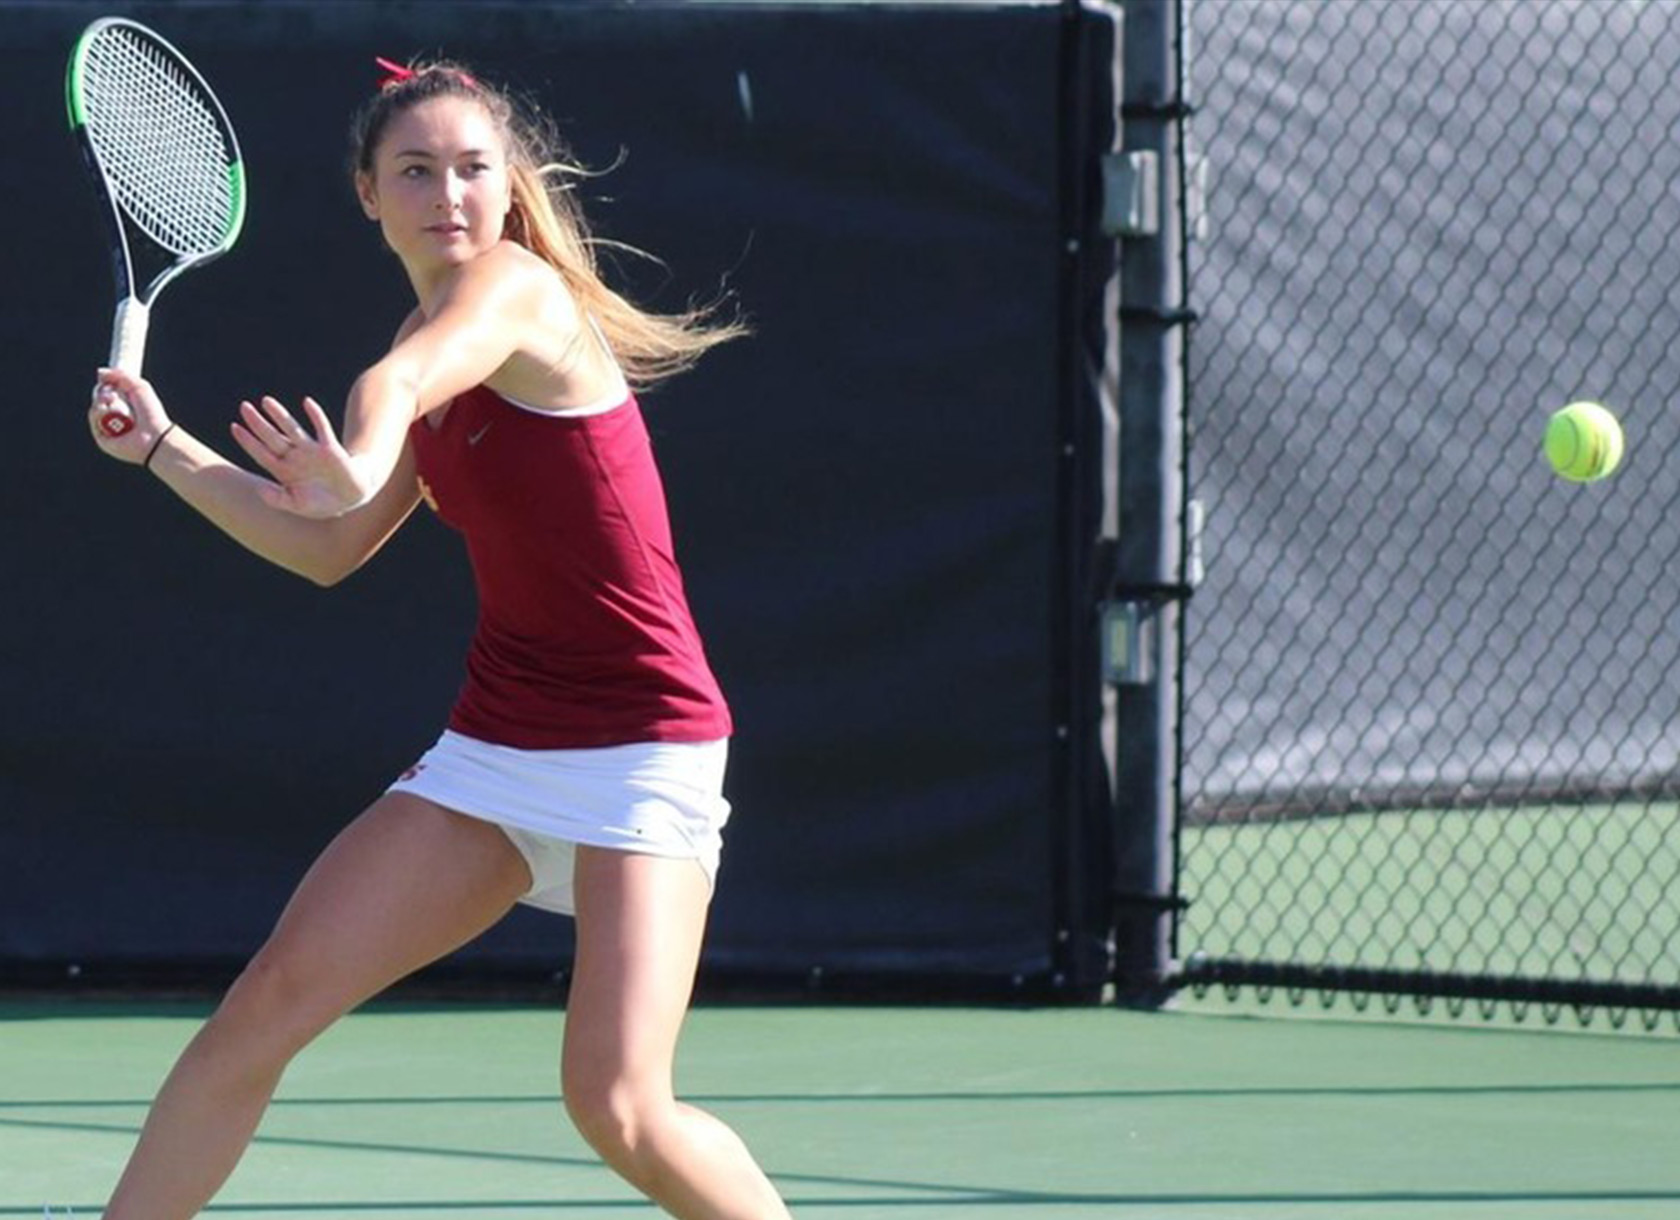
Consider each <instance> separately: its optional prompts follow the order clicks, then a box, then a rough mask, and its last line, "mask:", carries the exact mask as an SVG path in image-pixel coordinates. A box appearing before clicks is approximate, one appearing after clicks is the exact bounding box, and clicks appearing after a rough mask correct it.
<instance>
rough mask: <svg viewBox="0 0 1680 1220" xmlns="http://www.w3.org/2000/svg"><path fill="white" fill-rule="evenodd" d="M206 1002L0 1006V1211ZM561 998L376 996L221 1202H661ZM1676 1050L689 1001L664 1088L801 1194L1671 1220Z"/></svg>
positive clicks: (77, 1184)
mask: <svg viewBox="0 0 1680 1220" xmlns="http://www.w3.org/2000/svg"><path fill="white" fill-rule="evenodd" d="M197 1020H198V1014H190V1013H182V1012H179V1011H170V1012H166V1013H162V1014H160V1013H157V1012H155V1011H154V1012H148V1010H147V1009H145V1008H143V1007H138V1008H133V1009H128V1010H124V1011H123V1012H122V1013H121V1014H113V1013H101V1014H99V1015H81V1014H79V1013H78V1011H77V1009H76V1008H75V1006H73V1005H71V1006H60V1007H58V1008H56V1009H54V1010H52V1011H51V1012H46V1013H43V1012H41V1011H40V1010H39V1009H35V1010H31V1011H27V1012H26V1011H25V1010H23V1009H21V1008H18V1009H0V1216H25V1215H27V1216H32V1217H35V1216H40V1215H41V1211H42V1207H43V1206H44V1205H48V1204H50V1205H52V1206H53V1208H54V1209H55V1211H58V1210H61V1209H64V1208H69V1209H72V1210H73V1211H74V1212H75V1213H76V1214H77V1215H91V1214H96V1213H97V1210H98V1206H99V1202H100V1200H101V1199H102V1198H103V1195H104V1192H105V1191H106V1190H108V1189H109V1186H110V1184H111V1182H112V1181H113V1180H114V1178H115V1175H116V1173H117V1172H118V1171H119V1170H120V1167H121V1162H122V1159H123V1157H124V1156H125V1155H126V1153H127V1150H128V1148H129V1146H130V1145H131V1144H132V1142H133V1139H134V1137H135V1134H136V1132H137V1130H138V1128H139V1125H140V1123H141V1121H142V1119H143V1117H144V1114H145V1109H146V1104H147V1099H148V1098H149V1097H150V1095H151V1092H152V1090H153V1089H155V1087H156V1085H157V1083H158V1081H159V1080H160V1079H161V1077H162V1075H163V1073H164V1072H165V1071H166V1070H167V1068H168V1065H169V1063H170V1062H171V1061H172V1059H173V1057H174V1055H175V1053H176V1052H177V1051H178V1050H179V1048H180V1047H181V1046H182V1045H183V1044H184V1043H185V1041H186V1039H187V1038H188V1037H190V1035H191V1033H192V1030H193V1029H194V1028H195V1027H196V1024H197ZM563 1020H564V1017H563V1014H562V1013H559V1012H553V1011H539V1010H535V1009H528V1008H495V1009H486V1008H466V1007H463V1008H460V1009H435V1008H434V1009H429V1010H426V1011H423V1012H413V1011H403V1010H399V1009H389V1010H387V1009H381V1008H378V1007H375V1008H371V1009H368V1010H366V1011H364V1012H362V1013H359V1014H356V1015H355V1016H353V1017H351V1018H349V1019H348V1020H347V1021H345V1022H344V1023H342V1024H341V1025H340V1026H338V1027H337V1028H335V1029H334V1030H332V1031H329V1033H328V1034H327V1035H326V1036H325V1037H324V1038H323V1039H322V1040H321V1041H320V1042H319V1043H317V1044H316V1045H315V1046H314V1047H311V1048H310V1049H309V1051H307V1052H306V1053H305V1054H304V1055H303V1056H302V1057H300V1058H299V1060H298V1061H297V1062H296V1063H295V1064H294V1065H293V1068H292V1071H291V1072H290V1073H289V1075H288V1077H287V1079H286V1081H285V1082H284V1084H283V1085H282V1089H281V1092H280V1094H279V1096H278V1098H277V1099H276V1102H275V1105H274V1106H273V1108H272V1109H271V1111H270V1112H269V1114H268V1116H267V1118H266V1120H265V1122H264V1125H263V1128H262V1130H261V1131H260V1132H259V1135H258V1139H257V1141H256V1143H255V1144H254V1145H253V1147H252V1149H251V1151H250V1153H249V1155H248V1156H247V1158H246V1160H245V1162H244V1163H243V1164H242V1165H241V1167H240V1169H239V1171H238V1172H237V1173H236V1174H235V1176H234V1178H233V1180H232V1181H231V1182H230V1183H229V1184H228V1186H227V1188H226V1189H225V1190H224V1192H223V1194H222V1196H221V1198H220V1200H219V1201H218V1202H217V1204H216V1205H215V1207H214V1208H213V1209H212V1210H213V1212H225V1213H229V1214H239V1215H261V1214H264V1213H272V1214H274V1215H277V1216H278V1215H290V1214H299V1213H325V1212H339V1213H346V1214H358V1213H366V1214H377V1215H379V1216H381V1217H400V1216H407V1215H412V1216H425V1215H437V1214H449V1215H451V1216H480V1215H481V1216H485V1217H490V1216H494V1215H498V1214H507V1215H523V1214H529V1213H532V1212H537V1211H552V1212H555V1213H558V1214H562V1215H564V1214H588V1213H594V1212H606V1213H613V1214H618V1213H628V1214H647V1215H653V1214H654V1212H653V1210H652V1208H651V1207H650V1206H649V1205H648V1204H646V1203H645V1202H644V1201H642V1200H641V1199H639V1198H638V1197H636V1196H635V1195H634V1194H633V1193H632V1192H630V1191H629V1190H628V1189H627V1188H625V1187H624V1186H622V1185H621V1184H620V1183H618V1182H617V1180H616V1179H615V1178H613V1177H612V1176H611V1175H610V1174H609V1173H607V1171H605V1170H604V1169H602V1168H601V1167H600V1166H599V1164H598V1163H597V1161H596V1159H595V1157H594V1156H593V1154H592V1153H591V1152H590V1151H589V1150H588V1149H587V1148H586V1147H585V1146H584V1145H583V1144H582V1142H581V1140H579V1139H578V1137H577V1136H576V1135H575V1133H573V1132H572V1131H571V1129H570V1127H569V1125H568V1124H567V1122H566V1120H565V1116H564V1112H563V1109H562V1107H561V1105H560V1102H559V1098H558V1095H557V1089H558V1085H557V1078H558V1067H557V1058H558V1045H559V1037H560V1033H561V1030H562V1027H563ZM1673 1051H1674V1046H1673V1042H1672V1040H1666V1039H1660V1038H1649V1037H1646V1038H1640V1037H1634V1036H1616V1037H1601V1036H1592V1035H1577V1034H1566V1033H1556V1032H1551V1033H1534V1032H1519V1031H1512V1030H1495V1029H1483V1028H1478V1027H1464V1028H1458V1027H1451V1028H1439V1027H1422V1026H1406V1025H1400V1024H1384V1023H1379V1022H1375V1021H1369V1022H1329V1021H1309V1020H1299V1019H1298V1020H1288V1019H1280V1020H1253V1019H1236V1018H1222V1017H1213V1016H1198V1015H1187V1014H1174V1013H1160V1014H1139V1013H1127V1012H1116V1011H1113V1010H1093V1009H1081V1010H1065V1009H1052V1010H1040V1011H1019V1010H998V1011H992V1010H972V1009H869V1008H861V1009H816V1008H702V1009H700V1010H698V1011H697V1012H695V1013H694V1014H693V1016H692V1017H691V1019H690V1026H689V1030H688V1033H687V1036H686V1039H685V1043H684V1051H683V1056H682V1059H681V1063H680V1070H681V1079H680V1080H679V1088H680V1090H681V1091H682V1093H683V1095H684V1097H685V1098H687V1099H688V1100H691V1101H693V1102H695V1103H697V1104H700V1105H703V1106H705V1107H707V1108H708V1109H711V1110H714V1111H715V1112H717V1113H718V1114H720V1115H721V1116H723V1117H724V1118H725V1119H726V1120H727V1121H729V1122H730V1123H731V1124H732V1125H733V1126H735V1127H736V1128H737V1129H738V1130H740V1131H741V1133H742V1134H743V1135H744V1136H745V1137H746V1139H747V1140H748V1142H749V1144H750V1145H751V1146H752V1147H753V1148H754V1150H755V1152H756V1153H757V1154H758V1156H759V1158H760V1160H761V1161H762V1162H763V1163H764V1164H765V1166H766V1168H767V1169H768V1170H769V1171H770V1173H771V1174H772V1176H773V1177H774V1178H775V1179H776V1181H777V1183H778V1184H779V1185H780V1186H781V1188H782V1190H783V1192H784V1194H785V1195H786V1196H787V1198H788V1199H789V1202H790V1204H791V1206H792V1207H793V1210H794V1212H795V1214H796V1215H823V1214H831V1213H832V1214H835V1215H870V1216H882V1217H888V1218H889V1220H890V1218H892V1217H911V1216H915V1217H941V1218H943V1217H955V1216H958V1215H963V1214H984V1215H986V1216H988V1217H1011V1218H1015V1217H1021V1218H1025V1217H1031V1216H1051V1215H1053V1216H1057V1217H1064V1216H1067V1217H1073V1216H1077V1217H1096V1216H1119V1217H1141V1216H1149V1215H1161V1214H1170V1215H1172V1216H1175V1217H1208V1218H1210V1220H1211V1218H1218V1220H1233V1218H1235V1217H1261V1218H1264V1220H1282V1218H1286V1217H1311V1218H1317V1217H1325V1218H1328V1217H1360V1218H1373V1217H1394V1218H1396V1220H1410V1218H1413V1217H1447V1216H1452V1217H1471V1218H1480V1217H1489V1218H1492V1217H1501V1218H1503V1217H1517V1216H1523V1217H1594V1218H1599V1220H1622V1218H1624V1217H1647V1216H1652V1217H1654V1216H1658V1215H1672V1214H1674V1213H1675V1210H1676V1207H1677V1206H1680V1165H1677V1163H1676V1162H1677V1160H1680V1158H1675V1157H1674V1156H1673V1151H1672V1142H1671V1140H1670V1139H1669V1133H1671V1132H1672V1131H1673V1129H1674V1127H1675V1121H1676V1119H1680V1064H1677V1063H1676V1061H1675V1056H1674V1053H1673Z"/></svg>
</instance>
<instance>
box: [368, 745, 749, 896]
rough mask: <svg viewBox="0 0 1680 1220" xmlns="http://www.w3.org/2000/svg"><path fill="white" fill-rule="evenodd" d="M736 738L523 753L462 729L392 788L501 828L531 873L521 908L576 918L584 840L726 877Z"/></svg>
mask: <svg viewBox="0 0 1680 1220" xmlns="http://www.w3.org/2000/svg"><path fill="white" fill-rule="evenodd" d="M728 758H729V743H728V741H726V740H725V741H705V742H646V743H638V744H634V745H623V746H602V747H600V748H596V749H582V750H521V749H516V748H514V747H512V746H500V745H493V744H491V743H489V742H484V741H479V740H477V739H476V738H472V737H467V736H464V735H463V734H460V733H456V732H454V731H452V730H449V731H445V733H444V734H443V736H442V737H441V738H439V739H438V742H437V744H436V745H435V746H433V747H432V748H431V749H430V750H428V751H427V752H426V753H425V754H424V755H423V756H422V757H421V758H420V760H419V761H418V762H417V763H415V764H414V765H413V766H412V767H410V768H409V769H408V770H407V771H405V772H404V773H403V774H402V776H401V777H400V778H399V779H397V781H396V782H395V783H393V784H392V785H391V786H390V788H389V789H388V790H389V791H391V792H411V793H413V794H414V795H416V796H420V797H424V798H425V799H426V800H428V801H431V802H433V803H434V804H437V805H441V806H443V807H444V808H445V809H452V810H455V811H456V812H457V813H464V814H466V815H468V816H469V817H474V818H479V819H482V820H483V821H486V822H493V823H495V824H496V825H497V826H500V827H501V828H502V829H503V830H504V831H505V832H506V833H507V836H508V838H509V839H510V840H511V841H512V842H513V845H514V846H515V847H516V848H518V849H519V852H520V854H521V855H522V856H524V857H525V862H526V864H528V865H529V866H530V869H531V877H532V883H531V889H530V890H529V891H528V892H527V893H526V894H525V895H524V896H523V897H522V898H521V899H520V901H521V902H523V903H525V904H527V905H529V906H534V907H541V908H543V909H544V910H549V911H559V912H561V913H562V914H567V915H571V914H574V913H575V906H574V900H573V893H572V859H573V855H574V849H575V848H576V846H577V844H579V843H584V844H588V845H589V846H592V847H607V848H613V849H616V850H618V851H629V852H640V853H642V854H645V855H652V856H666V857H670V858H673V859H680V860H693V861H695V863H697V864H698V865H699V866H700V868H701V870H702V871H703V872H704V873H705V874H706V880H707V882H708V883H715V881H716V879H717V870H718V862H719V859H720V857H721V855H722V851H723V827H724V823H725V822H727V821H728V820H729V802H728V801H727V800H726V799H725V798H724V795H723V776H724V770H725V768H726V766H727V764H728Z"/></svg>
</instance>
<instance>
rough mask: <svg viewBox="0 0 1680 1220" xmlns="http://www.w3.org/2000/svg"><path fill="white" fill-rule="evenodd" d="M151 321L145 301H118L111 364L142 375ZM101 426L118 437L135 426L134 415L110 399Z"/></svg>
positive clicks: (119, 402)
mask: <svg viewBox="0 0 1680 1220" xmlns="http://www.w3.org/2000/svg"><path fill="white" fill-rule="evenodd" d="M150 322H151V309H150V307H149V306H147V305H146V303H145V302H144V301H139V300H136V299H135V298H134V297H126V298H124V299H123V300H121V301H118V302H117V312H116V317H115V318H114V319H113V321H112V323H111V359H110V367H111V368H114V369H121V370H122V371H123V372H125V373H127V374H128V375H129V376H131V377H138V376H140V368H141V365H142V364H143V363H144V362H145V359H146V328H147V326H148V324H149V323H150ZM98 426H99V430H100V431H101V432H103V433H104V434H105V435H106V436H109V437H112V438H115V437H119V436H122V435H123V434H124V433H125V432H128V431H130V430H131V429H132V428H133V427H134V416H133V415H131V414H130V413H129V410H128V407H127V406H126V405H125V404H124V403H123V402H122V401H121V400H120V399H116V398H112V399H108V400H105V401H104V409H103V410H102V411H101V412H100V414H99V420H98Z"/></svg>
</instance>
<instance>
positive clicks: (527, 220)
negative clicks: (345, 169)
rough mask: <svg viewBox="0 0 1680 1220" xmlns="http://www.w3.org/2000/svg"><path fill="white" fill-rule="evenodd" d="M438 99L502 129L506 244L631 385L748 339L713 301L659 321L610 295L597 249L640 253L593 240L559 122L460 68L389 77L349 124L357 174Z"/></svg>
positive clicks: (443, 64) (414, 69)
mask: <svg viewBox="0 0 1680 1220" xmlns="http://www.w3.org/2000/svg"><path fill="white" fill-rule="evenodd" d="M438 97H461V98H465V99H468V100H470V101H474V102H477V103H479V104H480V105H481V106H483V107H484V109H485V111H486V112H487V113H488V114H489V115H490V117H491V119H492V121H494V122H495V124H496V125H497V127H498V128H499V129H500V130H501V132H502V135H503V138H504V140H505V141H506V145H507V152H508V174H509V177H510V179H511V186H512V192H513V207H512V210H511V211H510V212H509V213H508V218H507V226H506V228H505V229H504V230H503V236H504V237H506V238H508V239H509V240H511V241H515V242H518V243H519V244H520V245H522V246H524V247H525V248H526V249H527V250H530V251H531V252H532V253H533V254H535V255H537V257H539V258H541V259H542V260H543V261H544V262H546V263H548V264H549V265H550V266H552V267H553V268H554V269H555V271H556V272H558V273H559V275H560V278H561V279H562V280H563V281H564V282H565V284H566V287H567V288H568V289H569V290H570V291H571V293H572V295H573V296H574V297H575V298H576V300H577V304H578V308H579V309H580V310H582V311H583V312H584V313H585V315H587V316H589V317H592V318H594V320H595V322H596V323H597V324H598V325H599V326H600V328H601V333H602V335H603V336H604V337H605V339H606V343H607V346H608V347H609V348H611V349H612V354H613V356H614V358H616V359H617V361H618V363H619V367H620V368H621V369H623V371H624V376H625V378H626V380H628V381H629V382H630V384H631V385H632V386H635V387H636V388H638V389H644V388H646V387H648V386H651V385H653V384H654V383H656V382H659V381H662V380H664V379H665V378H667V377H670V376H672V375H673V374H675V373H680V372H682V371H684V370H685V369H688V368H690V367H692V366H693V364H694V363H695V361H697V360H698V359H699V358H700V357H701V356H702V355H704V354H705V353H706V352H708V351H710V350H711V349H712V348H714V347H716V346H717V345H718V344H720V343H726V342H728V341H729V340H731V339H736V338H739V337H741V336H742V335H745V334H746V333H748V332H747V327H746V325H745V324H744V323H742V322H741V321H740V320H739V319H738V318H723V317H720V316H719V314H720V306H719V304H718V303H715V302H714V303H712V304H707V305H695V306H691V307H690V308H689V309H686V310H684V311H682V312H680V313H674V314H663V313H654V312H651V311H649V310H645V309H642V308H640V307H638V306H637V305H635V304H634V303H633V302H631V301H629V300H627V299H626V298H625V297H624V296H622V295H621V294H620V293H618V292H616V291H614V290H613V289H612V288H611V287H609V286H608V284H607V283H606V281H605V279H603V278H602V274H601V267H600V260H599V258H598V256H597V255H598V251H599V249H600V248H601V247H603V246H611V247H612V248H615V249H619V250H624V251H626V252H629V253H632V254H636V255H642V251H639V250H636V249H635V248H634V247H629V246H625V245H622V244H621V243H616V242H605V241H603V240H602V239H600V238H598V237H596V236H595V235H594V233H593V231H592V230H591V227H590V224H589V221H588V218H587V217H585V215H584V213H583V207H582V205H581V204H580V203H579V201H578V195H577V190H576V184H577V183H578V182H579V181H581V180H582V179H584V178H587V177H589V176H591V173H590V171H589V170H587V169H585V168H584V167H582V166H581V165H578V164H577V163H576V162H575V161H573V160H572V159H571V158H570V156H569V155H568V154H567V153H566V151H565V145H564V142H563V141H562V140H561V139H560V136H559V133H558V132H557V131H556V129H555V128H554V125H553V123H552V122H551V121H550V120H548V119H547V118H546V117H545V116H543V115H542V114H541V112H540V111H538V110H536V109H535V108H534V107H531V108H522V107H520V106H519V105H516V104H515V102H514V101H513V99H512V98H511V97H510V96H509V95H508V94H507V93H506V92H505V91H503V90H501V89H498V88H495V87H493V86H491V85H487V84H485V83H484V82H483V81H482V80H481V79H480V78H478V77H477V76H475V75H473V74H471V73H469V72H467V71H466V70H464V69H463V68H462V67H461V66H460V65H458V64H454V63H450V62H448V61H442V60H439V61H431V62H427V63H422V64H418V65H415V64H411V65H409V67H407V68H404V69H400V70H398V71H395V72H394V73H393V75H392V76H391V78H390V79H388V80H387V81H386V82H385V83H384V84H383V85H382V86H381V88H380V90H379V92H378V93H377V94H375V95H374V96H373V97H372V98H370V99H369V100H368V101H367V102H366V103H365V104H364V105H363V106H362V108H361V109H360V110H359V111H358V112H357V113H356V117H355V119H354V121H353V122H352V124H351V129H350V144H351V173H352V175H357V174H371V173H372V172H373V167H374V154H375V153H376V152H377V151H378V148H379V142H380V140H381V139H382V138H383V137H384V134H385V130H386V128H387V127H389V126H390V123H391V120H392V119H394V118H395V117H396V116H397V115H399V114H403V113H405V112H406V111H408V110H409V109H411V108H412V107H414V106H417V105H419V104H420V103H422V102H427V101H431V100H432V99H433V98H438ZM644 257H646V256H645V255H644Z"/></svg>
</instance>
